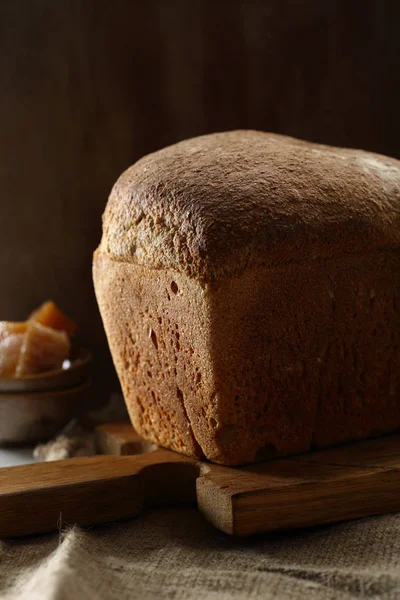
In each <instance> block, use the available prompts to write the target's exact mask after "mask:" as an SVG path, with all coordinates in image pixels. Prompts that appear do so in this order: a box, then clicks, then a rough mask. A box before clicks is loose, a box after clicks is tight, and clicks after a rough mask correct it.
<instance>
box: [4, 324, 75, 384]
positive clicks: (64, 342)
mask: <svg viewBox="0 0 400 600" xmlns="http://www.w3.org/2000/svg"><path fill="white" fill-rule="evenodd" d="M69 352H70V341H69V337H68V335H67V333H66V332H65V331H57V330H56V329H52V328H51V327H46V326H44V325H42V324H41V323H38V322H36V321H30V322H28V325H27V329H26V333H25V334H24V336H23V342H22V346H21V350H20V353H19V358H18V363H17V366H16V369H15V376H16V377H23V376H27V375H34V374H36V373H44V372H46V371H51V370H53V369H60V368H61V367H62V364H63V362H64V360H65V359H67V358H68V356H69Z"/></svg>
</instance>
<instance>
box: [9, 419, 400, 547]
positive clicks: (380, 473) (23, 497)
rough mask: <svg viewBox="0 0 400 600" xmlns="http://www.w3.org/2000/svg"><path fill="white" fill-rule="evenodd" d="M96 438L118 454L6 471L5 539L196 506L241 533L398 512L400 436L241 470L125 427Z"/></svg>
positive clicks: (113, 427)
mask: <svg viewBox="0 0 400 600" xmlns="http://www.w3.org/2000/svg"><path fill="white" fill-rule="evenodd" d="M96 439H97V443H98V447H99V449H103V450H106V451H107V452H110V453H111V452H114V453H115V454H116V455H115V456H112V455H108V456H96V457H90V458H77V459H70V460H64V461H58V462H53V463H40V464H36V465H24V466H19V467H10V468H5V469H1V470H0V537H3V538H4V537H12V536H19V535H26V534H31V533H40V532H44V531H52V530H56V529H58V528H60V527H63V526H65V525H72V524H75V523H76V524H78V525H81V526H88V525H95V524H98V523H105V522H109V521H115V520H120V519H127V518H131V517H134V516H135V515H137V514H138V513H140V512H141V511H142V510H143V508H145V507H149V506H154V505H157V504H177V503H186V502H196V501H197V505H198V508H199V510H200V511H201V512H202V513H203V514H204V516H205V517H206V518H207V519H208V520H209V521H210V522H211V523H213V524H214V525H215V526H216V527H218V528H219V529H221V530H222V531H224V532H226V533H229V534H231V535H237V536H245V535H251V534H254V533H260V532H267V531H275V530H279V529H291V528H297V527H306V526H310V525H318V524H322V523H332V522H335V521H342V520H346V519H353V518H359V517H365V516H368V515H374V514H381V513H385V512H392V511H396V510H400V435H396V436H388V437H383V438H379V439H376V440H370V441H367V442H361V443H357V444H352V445H348V446H343V447H341V448H334V449H331V450H324V451H321V452H315V453H307V454H303V455H300V456H297V457H293V458H290V459H281V460H275V461H270V462H265V463H260V464H258V465H250V466H248V467H240V468H229V467H221V466H219V465H214V464H211V463H206V462H200V461H198V462H196V461H194V460H192V459H190V458H187V457H185V456H183V455H181V454H177V453H174V452H170V451H168V450H161V449H157V450H154V449H152V448H149V447H148V446H146V445H145V444H143V445H141V440H140V438H139V436H138V435H137V434H136V433H135V432H134V431H133V429H132V428H131V427H130V426H127V425H126V423H123V424H113V425H103V426H101V427H99V429H98V431H97V436H96ZM149 450H150V451H149ZM127 452H134V453H135V455H134V456H126V455H125V456H119V455H120V454H121V453H125V454H126V453H127Z"/></svg>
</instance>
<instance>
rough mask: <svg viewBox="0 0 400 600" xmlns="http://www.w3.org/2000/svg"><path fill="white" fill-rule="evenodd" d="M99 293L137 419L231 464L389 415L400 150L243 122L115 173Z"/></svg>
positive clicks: (144, 429)
mask: <svg viewBox="0 0 400 600" xmlns="http://www.w3.org/2000/svg"><path fill="white" fill-rule="evenodd" d="M94 282H95V289H96V295H97V299H98V303H99V307H100V311H101V315H102V318H103V322H104V326H105V330H106V333H107V337H108V341H109V345H110V348H111V353H112V356H113V360H114V363H115V367H116V369H117V372H118V375H119V378H120V381H121V385H122V389H123V393H124V396H125V399H126V403H127V406H128V410H129V413H130V416H131V419H132V423H133V425H134V427H135V428H136V429H137V431H138V432H139V433H140V434H141V435H142V436H143V437H145V438H146V439H149V440H151V441H153V442H156V443H157V444H160V445H161V446H165V447H167V448H171V449H173V450H177V451H179V452H182V453H184V454H188V455H191V456H195V457H206V458H207V459H209V460H211V461H214V462H217V463H221V464H226V465H238V464H243V463H248V462H252V461H257V460H263V459H267V458H271V457H274V456H283V455H288V454H293V453H298V452H304V451H306V450H308V449H310V448H312V447H317V448H320V447H324V446H329V445H332V444H338V443H341V442H346V441H349V440H356V439H360V438H365V437H368V436H375V435H378V434H381V433H384V432H390V431H393V430H396V429H398V428H400V162H399V161H397V160H395V159H391V158H387V157H384V156H380V155H377V154H371V153H368V152H363V151H360V150H351V149H343V148H333V147H329V146H322V145H318V144H312V143H308V142H304V141H300V140H296V139H293V138H290V137H286V136H281V135H276V134H268V133H261V132H256V131H232V132H228V133H218V134H214V135H207V136H203V137H198V138H195V139H191V140H187V141H184V142H181V143H179V144H176V145H174V146H170V147H168V148H165V149H163V150H161V151H159V152H156V153H154V154H151V155H149V156H146V157H144V158H142V159H141V160H140V161H139V162H137V163H136V164H135V165H134V166H133V167H131V168H130V169H128V170H127V171H126V172H125V173H123V175H121V177H120V178H119V180H118V181H117V183H116V184H115V186H114V188H113V190H112V193H111V196H110V199H109V202H108V205H107V208H106V211H105V214H104V218H103V238H102V241H101V244H100V246H99V248H98V250H97V251H96V253H95V256H94Z"/></svg>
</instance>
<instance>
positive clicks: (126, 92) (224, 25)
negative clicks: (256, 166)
mask: <svg viewBox="0 0 400 600" xmlns="http://www.w3.org/2000/svg"><path fill="white" fill-rule="evenodd" d="M399 4H400V3H399V2H397V1H396V0H363V1H362V2H361V1H358V0H245V1H242V2H239V1H234V0H229V1H228V0H227V1H218V0H142V1H140V0H137V1H134V0H113V1H110V0H57V1H55V0H2V1H1V2H0V73H1V81H0V282H1V283H0V286H1V287H0V318H4V319H19V318H23V317H24V316H25V315H26V314H27V313H28V312H29V311H30V310H31V309H32V308H33V307H34V306H35V305H36V304H38V303H39V302H41V301H42V300H43V299H44V298H47V297H52V298H54V299H55V300H56V301H58V302H59V303H60V304H61V305H62V306H64V307H65V309H66V310H68V311H69V312H70V313H71V314H72V315H73V316H74V317H75V318H76V319H77V320H78V321H79V323H80V324H81V327H82V338H83V340H84V341H85V343H87V344H88V345H90V346H91V347H93V348H94V349H95V351H96V354H97V357H98V365H99V367H100V366H102V365H103V363H105V362H107V360H108V359H107V354H106V344H105V338H104V335H103V332H102V327H101V322H100V319H99V316H98V313H97V307H96V303H95V299H94V295H93V291H92V282H91V254H92V251H93V250H94V248H95V247H96V245H97V243H98V241H99V238H100V229H101V221H100V217H101V213H102V211H103V208H104V205H105V203H106V200H107V195H108V192H109V190H110V187H111V185H112V184H113V182H114V180H115V179H116V178H117V176H118V175H119V173H120V172H121V171H122V170H123V169H125V168H126V167H127V166H128V165H130V164H131V163H132V162H133V161H135V160H136V159H137V158H138V157H140V156H141V155H143V154H145V153H147V152H149V151H152V150H155V149H157V148H160V147H162V146H164V145H166V144H170V143H173V142H175V141H177V140H180V139H182V138H185V137H189V136H193V135H198V134H202V133H206V132H211V131H215V130H225V129H231V128H238V127H252V128H259V129H264V130H271V131H277V132H281V133H288V134H291V135H294V136H299V137H304V138H309V139H311V140H314V141H320V142H326V143H331V144H338V145H345V146H356V147H364V148H368V149H371V150H375V151H377V152H382V153H387V154H390V155H393V156H398V157H399V156H400V128H399V113H400V109H399V103H400V93H399V88H400V68H399V67H400V60H399V55H400V41H399V40H400V36H399V30H398V27H399V17H400V10H399Z"/></svg>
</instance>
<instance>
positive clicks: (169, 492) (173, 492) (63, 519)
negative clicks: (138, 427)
mask: <svg viewBox="0 0 400 600" xmlns="http://www.w3.org/2000/svg"><path fill="white" fill-rule="evenodd" d="M199 468H200V467H199V465H198V464H196V463H195V462H193V461H192V460H191V459H188V458H187V457H185V456H181V455H179V454H175V453H173V452H168V451H167V450H156V451H154V452H150V453H149V454H143V455H137V456H92V457H85V458H71V459H67V460H61V461H55V462H47V463H38V464H34V465H22V466H17V467H8V468H4V469H0V538H3V539H4V538H7V537H14V536H18V535H28V534H32V533H42V532H46V531H55V530H57V529H62V528H63V527H65V526H68V525H73V524H79V525H82V526H87V525H95V524H99V523H105V522H110V521H116V520H121V519H128V518H131V517H134V516H135V515H137V514H138V513H140V512H141V510H142V508H143V507H144V506H148V505H154V504H169V503H174V504H176V503H179V502H194V501H195V500H196V479H197V477H198V474H199Z"/></svg>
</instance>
